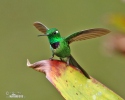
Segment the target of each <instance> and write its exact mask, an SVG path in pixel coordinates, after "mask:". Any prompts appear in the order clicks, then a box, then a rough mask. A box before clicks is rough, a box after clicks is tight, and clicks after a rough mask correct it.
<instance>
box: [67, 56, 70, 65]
mask: <svg viewBox="0 0 125 100" xmlns="http://www.w3.org/2000/svg"><path fill="white" fill-rule="evenodd" d="M69 60H70V57H67V64H66V66H69Z"/></svg>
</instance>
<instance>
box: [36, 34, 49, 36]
mask: <svg viewBox="0 0 125 100" xmlns="http://www.w3.org/2000/svg"><path fill="white" fill-rule="evenodd" d="M38 36H48V35H47V34H40V35H38Z"/></svg>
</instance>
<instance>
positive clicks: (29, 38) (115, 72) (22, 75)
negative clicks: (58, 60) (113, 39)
mask: <svg viewBox="0 0 125 100" xmlns="http://www.w3.org/2000/svg"><path fill="white" fill-rule="evenodd" d="M124 11H125V3H124V2H123V1H122V0H108V1H105V0H94V1H92V0H91V1H90V0H79V1H76V0H72V1H71V0H68V1H65V0H64V1H58V0H53V1H50V0H42V1H41V0H37V1H36V0H30V1H26V0H11V1H9V0H1V1H0V19H1V20H0V45H1V47H0V55H1V56H0V60H1V72H0V79H1V82H0V99H1V100H5V99H8V98H7V97H6V96H7V95H6V92H7V91H8V92H10V93H11V92H15V93H17V92H21V93H22V94H23V95H24V96H25V98H26V100H34V99H38V100H39V99H42V100H64V99H63V98H62V97H61V95H60V94H59V93H58V92H57V90H56V89H55V88H54V87H53V86H52V85H51V84H50V83H49V82H48V80H46V78H45V75H41V73H36V72H35V71H33V70H32V69H28V68H27V67H26V59H27V58H29V59H31V62H35V61H38V60H41V59H48V58H49V57H50V56H51V51H50V50H49V43H48V40H47V38H46V37H39V38H37V35H38V34H41V33H40V32H39V31H38V30H36V29H35V28H34V27H33V25H32V24H33V22H35V21H40V22H42V23H44V24H45V25H46V26H47V27H50V28H51V27H56V28H58V29H59V30H60V32H61V34H62V36H67V35H69V34H71V33H73V32H75V31H79V30H83V29H88V28H95V27H103V28H108V29H110V30H111V31H113V30H115V28H114V27H112V26H109V25H105V24H104V23H103V22H104V16H106V15H108V14H112V13H113V14H114V13H123V14H124ZM105 37H106V36H104V37H100V38H96V39H91V40H86V41H82V42H77V43H74V44H72V45H71V49H72V55H73V56H74V57H75V59H76V60H77V61H78V63H79V64H80V65H81V66H83V67H84V69H85V70H86V71H87V72H88V73H90V75H91V76H93V77H94V78H96V79H97V80H98V81H100V82H101V83H103V84H105V85H106V86H107V87H109V88H110V89H112V90H113V91H115V92H116V93H117V94H119V95H120V96H121V97H123V98H125V95H124V94H125V89H124V84H125V80H124V77H125V73H124V71H125V58H124V57H122V56H121V55H117V56H114V57H111V58H109V57H107V56H105V55H103V53H102V52H101V50H100V48H101V42H102V40H103V39H104V38H105Z"/></svg>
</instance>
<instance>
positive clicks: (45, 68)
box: [27, 60, 123, 100]
mask: <svg viewBox="0 0 125 100" xmlns="http://www.w3.org/2000/svg"><path fill="white" fill-rule="evenodd" d="M27 66H28V67H30V68H33V69H35V70H37V71H39V72H43V73H45V74H46V78H47V79H48V80H49V81H50V82H51V83H52V84H53V85H54V86H55V88H56V89H57V90H58V91H59V92H60V93H61V95H62V96H63V97H64V98H65V99H66V100H123V99H122V98H121V97H120V96H118V95H117V94H116V93H114V92H113V91H111V90H110V89H108V88H107V87H105V86H104V85H103V84H101V83H100V82H98V81H97V80H96V79H94V78H92V77H91V78H90V79H88V78H86V77H85V76H84V75H83V74H82V73H81V71H80V70H79V69H77V68H76V67H73V66H66V63H65V62H61V61H59V60H42V61H38V62H36V63H34V64H30V62H29V60H27Z"/></svg>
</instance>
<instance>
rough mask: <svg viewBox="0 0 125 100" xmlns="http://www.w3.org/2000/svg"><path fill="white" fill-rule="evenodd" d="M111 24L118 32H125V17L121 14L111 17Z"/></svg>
mask: <svg viewBox="0 0 125 100" xmlns="http://www.w3.org/2000/svg"><path fill="white" fill-rule="evenodd" d="M109 24H111V25H112V26H115V28H116V29H117V30H118V31H122V32H125V15H124V14H120V13H118V14H112V15H110V16H109Z"/></svg>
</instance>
